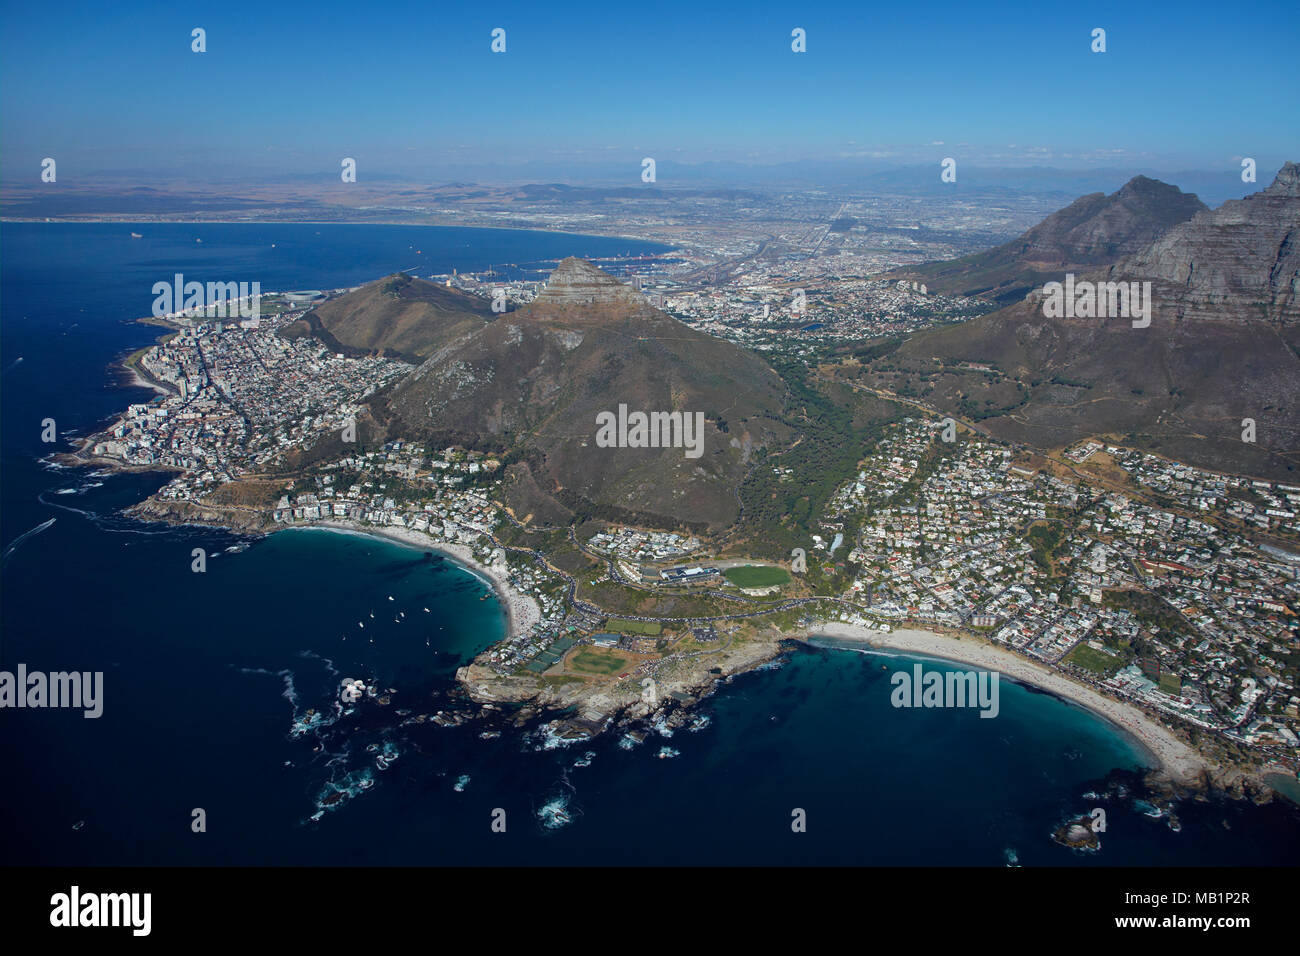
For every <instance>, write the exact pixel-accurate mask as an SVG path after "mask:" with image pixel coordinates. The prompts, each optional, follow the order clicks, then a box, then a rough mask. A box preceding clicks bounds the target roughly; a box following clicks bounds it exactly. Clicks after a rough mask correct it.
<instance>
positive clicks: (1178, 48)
mask: <svg viewBox="0 0 1300 956" xmlns="http://www.w3.org/2000/svg"><path fill="white" fill-rule="evenodd" d="M294 6H295V7H296V9H290V10H285V9H282V8H281V5H279V4H274V3H251V2H242V0H227V2H222V3H214V4H185V3H183V2H181V3H156V4H150V3H126V4H124V5H118V4H103V3H96V4H75V3H73V4H60V5H58V6H57V7H49V6H48V5H40V4H22V5H19V4H16V3H13V2H11V0H6V3H5V7H4V12H3V15H2V17H3V18H2V20H0V137H2V138H0V149H2V152H3V161H4V168H5V171H6V175H7V176H10V175H12V174H13V170H14V169H15V167H20V168H22V169H26V168H27V167H29V166H31V165H32V164H39V160H40V157H42V156H47V155H48V156H55V157H58V158H59V159H60V171H61V173H63V172H65V171H69V170H74V169H78V170H85V171H87V172H89V171H104V170H119V171H126V172H132V173H139V172H146V171H157V173H158V174H159V175H160V176H161V175H174V174H177V173H185V172H193V173H194V174H196V175H210V174H211V172H212V171H213V170H224V171H226V172H228V173H229V174H230V175H241V174H244V173H251V174H256V175H264V176H267V177H274V176H276V175H277V174H279V175H285V176H298V175H304V174H311V173H312V172H313V171H315V170H317V169H321V170H328V171H329V172H330V173H331V175H334V176H337V169H338V163H339V158H341V157H343V156H352V157H356V158H357V159H358V163H359V164H360V168H361V169H363V170H366V171H372V172H373V171H381V170H382V171H389V172H401V171H404V170H407V169H422V168H423V169H427V170H429V171H430V172H432V173H435V174H436V172H437V170H438V169H440V168H442V169H452V168H454V167H458V166H460V165H470V166H473V165H475V164H485V165H502V166H510V165H514V164H518V163H521V162H525V161H528V160H542V159H546V160H554V161H557V162H560V163H573V164H575V166H577V165H581V164H584V163H595V162H606V163H608V162H611V161H613V162H615V163H618V162H624V161H626V162H629V163H632V164H633V165H635V166H636V168H637V170H638V171H639V162H640V158H641V157H642V156H654V157H656V158H657V159H658V160H659V161H660V162H672V161H678V162H685V163H696V162H706V161H710V160H731V161H741V162H750V163H770V162H779V161H785V160H796V159H809V158H819V159H826V158H835V157H845V158H851V159H857V160H860V161H862V162H863V163H868V164H869V163H881V164H885V165H901V164H907V163H921V162H937V161H938V159H939V158H941V157H943V156H947V155H952V156H956V157H958V158H959V160H962V159H964V160H966V161H968V162H976V163H981V164H984V165H1024V164H1030V163H1035V164H1040V165H1049V166H1084V167H1087V166H1124V165H1132V166H1137V165H1141V166H1143V167H1146V168H1168V169H1186V168H1197V169H1207V168H1218V167H1220V166H1229V165H1232V164H1234V163H1235V162H1236V160H1237V158H1238V157H1240V156H1254V157H1256V158H1257V159H1258V160H1259V163H1260V168H1261V178H1263V177H1264V175H1265V174H1264V170H1270V171H1271V170H1275V169H1276V167H1277V166H1278V165H1280V163H1281V162H1282V161H1283V160H1284V159H1300V142H1298V141H1300V134H1298V131H1300V83H1298V82H1297V73H1296V58H1297V57H1296V51H1297V49H1300V12H1297V11H1298V10H1300V4H1296V3H1295V2H1290V3H1272V2H1260V3H1253V4H1247V5H1232V4H1225V3H1163V2H1162V3H1154V4H1147V3H1133V2H1127V3H1086V4H1060V3H1054V2H1051V0H1047V2H1042V3H1010V4H1002V5H998V6H997V7H996V8H993V9H990V7H991V5H989V4H985V3H980V4H975V3H966V4H956V3H943V2H939V3H935V2H927V3H894V4H889V5H880V6H874V5H870V4H864V3H835V4H809V3H782V4H762V3H752V4H749V3H746V4H711V3H693V4H692V3H665V2H645V3H631V2H606V3H601V4H591V3H564V4H559V5H556V4H539V3H525V4H494V3H484V2H481V0H476V2H475V3H472V4H471V3H466V4H463V5H462V4H457V5H451V6H449V5H444V4H438V3H428V2H426V3H410V4H406V3H398V4H381V3H373V4H367V3H338V2H320V3H309V4H301V5H294ZM194 27H203V28H204V29H206V31H207V43H208V51H207V52H206V53H203V54H196V53H192V52H191V51H190V31H191V29H192V28H194ZM494 27H503V28H504V29H505V30H506V31H507V34H506V38H507V51H506V53H504V54H493V53H492V52H491V51H490V49H489V44H490V41H491V38H490V31H491V30H492V28H494ZM794 27H802V28H804V29H805V30H806V31H807V37H808V40H807V43H808V52H807V53H803V54H796V53H793V52H791V49H790V42H791V41H790V32H791V29H792V28H794ZM1094 27H1103V28H1105V29H1106V31H1107V52H1106V53H1104V54H1094V53H1092V52H1091V50H1090V49H1089V46H1090V42H1091V38H1090V34H1091V31H1092V29H1093V28H1094ZM61 178H62V177H61Z"/></svg>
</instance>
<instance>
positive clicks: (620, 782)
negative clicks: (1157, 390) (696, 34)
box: [0, 224, 1300, 866]
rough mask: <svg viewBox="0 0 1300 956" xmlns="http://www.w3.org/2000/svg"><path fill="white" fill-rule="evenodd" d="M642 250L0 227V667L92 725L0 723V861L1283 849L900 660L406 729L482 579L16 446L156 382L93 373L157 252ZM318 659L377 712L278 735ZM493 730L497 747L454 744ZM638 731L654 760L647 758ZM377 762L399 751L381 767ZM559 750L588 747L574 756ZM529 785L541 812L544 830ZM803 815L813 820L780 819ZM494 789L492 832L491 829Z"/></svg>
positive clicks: (514, 240) (1032, 710)
mask: <svg viewBox="0 0 1300 956" xmlns="http://www.w3.org/2000/svg"><path fill="white" fill-rule="evenodd" d="M131 231H136V232H142V233H144V234H145V238H144V239H138V240H132V239H130V237H129V233H130V232H131ZM195 238H202V239H203V242H202V243H196V242H195V241H194V240H195ZM272 243H274V244H275V249H274V250H272V249H271V248H270V247H271V244H272ZM655 248H657V247H655V246H653V245H651V244H647V243H639V244H638V243H633V242H630V241H628V240H621V239H619V240H611V239H601V238H594V237H580V236H563V235H556V234H552V233H527V232H509V231H497V230H493V231H484V230H467V229H466V230H462V229H428V228H419V227H386V226H319V227H318V226H311V225H282V226H265V225H165V226H161V225H143V226H141V225H136V226H131V225H116V224H114V225H64V224H48V225H46V224H6V225H4V226H3V227H2V228H0V253H2V257H0V268H2V270H3V274H2V276H0V349H2V350H3V351H2V352H0V369H2V370H3V372H2V377H0V399H2V401H0V415H2V416H3V417H2V421H3V435H2V436H0V454H2V455H3V459H2V461H0V541H2V542H3V547H4V550H5V551H6V552H9V549H10V547H11V545H12V544H13V542H15V541H16V540H17V539H18V538H19V537H20V536H21V535H23V534H24V533H26V532H28V531H29V530H31V529H33V528H35V527H37V526H39V525H41V524H42V523H43V522H46V521H48V520H49V519H50V518H54V519H55V522H54V524H53V525H51V526H50V527H49V528H48V529H46V530H44V531H42V532H40V533H37V534H34V535H32V536H30V537H28V538H26V539H25V540H23V541H22V542H21V543H20V544H18V546H17V547H16V548H14V549H13V550H12V551H11V552H9V553H8V554H7V555H6V557H5V558H4V563H3V570H2V571H0V598H2V601H3V603H2V604H0V668H3V669H10V670H11V669H13V668H14V667H15V666H16V665H17V663H19V662H23V663H26V664H27V665H28V667H29V668H31V669H40V670H46V671H51V670H91V671H103V672H104V674H105V677H104V680H105V691H104V694H105V702H104V715H103V716H102V717H101V718H99V719H98V720H86V719H84V718H82V717H81V715H80V713H79V712H71V711H55V710H46V711H29V710H22V711H16V710H5V711H0V766H2V767H3V768H4V778H5V786H4V788H3V792H2V795H0V861H3V862H11V863H12V862H19V863H37V862H39V863H63V864H112V863H125V864H148V863H182V864H187V863H196V864H201V863H231V864H236V863H307V864H311V863H359V864H379V863H457V864H460V863H464V864H490V863H524V864H530V863H539V864H547V863H681V864H693V863H699V864H715V863H739V864H757V863H792V864H805V863H886V864H929V863H948V864H976V865H978V864H987V865H1000V864H1001V863H1003V862H1004V860H1005V859H1006V858H1007V856H1008V855H1009V854H1010V853H1014V854H1015V855H1016V857H1017V858H1018V859H1019V861H1020V862H1021V863H1023V864H1024V865H1027V866H1032V865H1079V866H1089V865H1098V864H1161V863H1168V864H1175V863H1179V864H1228V863H1233V864H1252V863H1293V862H1294V860H1295V858H1296V855H1297V854H1296V850H1297V848H1298V847H1300V816H1298V815H1297V812H1296V810H1295V809H1294V808H1293V807H1291V806H1290V805H1285V804H1275V805H1273V806H1268V807H1254V806H1249V805H1241V804H1234V803H1226V802H1222V801H1208V802H1198V801H1191V800H1189V801H1184V802H1183V803H1181V804H1179V805H1178V807H1177V808H1176V812H1177V814H1178V816H1179V818H1180V820H1181V823H1182V827H1183V829H1182V832H1180V833H1175V832H1173V831H1172V830H1171V829H1170V827H1169V826H1168V824H1167V821H1166V820H1165V819H1156V818H1153V817H1150V816H1148V815H1145V814H1144V813H1143V812H1142V811H1143V806H1142V804H1140V803H1138V802H1137V801H1136V798H1137V797H1140V796H1141V793H1140V790H1139V789H1138V783H1137V776H1136V773H1135V771H1137V770H1138V769H1139V767H1140V766H1141V763H1142V755H1141V754H1140V753H1139V752H1138V751H1137V750H1135V749H1134V747H1133V746H1132V745H1131V744H1130V742H1129V741H1128V740H1127V739H1126V738H1124V737H1123V736H1122V735H1120V734H1118V733H1117V732H1116V731H1115V730H1114V729H1113V728H1112V727H1110V726H1109V725H1107V724H1105V723H1104V722H1102V721H1100V720H1099V719H1097V718H1096V717H1094V716H1092V715H1090V714H1088V713H1086V712H1084V711H1081V710H1080V709H1078V708H1076V707H1073V706H1071V705H1068V704H1065V703H1063V702H1061V701H1059V700H1057V699H1055V698H1053V697H1050V696H1048V695H1044V694H1041V693H1036V692H1032V691H1030V690H1027V689H1024V688H1020V687H1016V686H1014V685H1010V684H1009V683H1007V682H1004V683H1003V685H1002V695H1001V714H1000V715H999V717H998V718H997V719H995V720H981V719H979V718H978V716H977V715H976V712H974V711H952V710H933V711H927V710H896V709H894V708H893V707H891V706H890V704H889V693H890V691H891V689H892V688H891V686H890V684H889V680H888V678H889V674H890V673H891V672H892V671H893V670H895V669H897V668H899V667H910V664H911V662H910V660H908V659H888V658H882V657H880V656H875V655H868V654H862V653H857V652H854V651H847V650H839V649H830V648H817V647H813V648H807V647H800V648H797V649H792V650H791V651H790V653H789V655H787V657H786V658H785V659H783V660H782V661H781V662H779V663H778V664H777V665H776V666H773V667H769V668H766V669H764V670H761V671H758V672H755V673H752V674H747V675H743V676H741V677H738V678H736V679H735V680H733V681H731V682H730V683H728V684H727V685H725V686H724V687H723V689H722V690H721V692H720V693H719V694H718V695H717V696H716V697H714V698H713V699H712V700H710V701H708V702H706V703H705V704H704V705H703V706H702V707H701V708H700V709H699V711H698V712H699V713H700V714H701V715H702V716H704V717H705V718H707V720H706V721H702V722H701V723H702V724H703V726H702V727H700V728H699V729H697V730H684V729H679V730H677V731H676V732H675V733H673V735H672V736H671V737H665V736H661V735H659V734H651V736H650V737H649V738H648V739H647V740H646V741H645V742H644V743H642V744H640V745H637V746H633V747H630V748H625V747H624V746H622V745H621V744H620V738H619V736H618V735H612V736H609V737H607V738H606V739H601V740H598V741H595V742H589V743H580V744H577V745H574V746H570V747H567V748H551V749H548V747H549V744H548V741H546V740H545V738H543V737H541V736H540V735H538V734H536V733H527V732H526V731H527V728H525V731H521V730H519V729H516V728H513V727H510V726H508V725H506V723H505V721H504V720H502V721H500V722H499V723H496V724H491V723H471V724H467V725H465V726H462V727H441V726H438V725H436V724H434V723H432V722H429V721H426V722H424V723H416V722H414V719H415V718H417V717H418V716H419V715H432V714H434V713H436V712H437V711H438V710H444V709H446V710H454V709H455V708H456V707H457V704H456V703H455V701H454V700H451V699H449V698H448V696H447V693H448V692H449V691H451V690H452V689H453V680H452V678H453V675H454V672H455V669H456V667H457V666H459V665H460V664H461V663H463V662H464V661H466V660H467V659H468V658H470V657H472V656H473V655H474V654H475V653H476V652H477V651H478V650H480V649H481V648H483V647H485V646H487V645H488V644H490V643H492V642H493V641H494V640H496V639H497V638H498V637H499V635H500V634H501V632H502V628H503V623H504V622H503V619H502V614H501V611H500V609H499V607H498V606H497V604H496V602H495V601H493V600H490V599H489V600H481V598H482V597H483V595H485V594H489V593H490V592H489V591H488V589H487V588H486V586H485V585H484V584H483V583H482V582H481V581H480V580H478V579H477V578H476V577H475V576H473V575H472V574H471V573H469V572H467V571H465V570H464V569H461V568H459V567H457V566H456V565H454V564H453V563H452V562H450V561H449V560H446V559H442V558H439V557H437V556H430V555H426V554H424V553H422V552H419V551H414V550H410V549H406V548H403V547H401V546H398V545H395V544H392V543H389V542H385V541H379V540H376V539H372V538H364V537H359V536H350V535H342V534H333V533H330V532H326V531H293V532H288V533H283V534H278V535H275V536H272V537H270V538H266V539H261V540H258V541H255V542H253V543H252V544H251V546H250V547H248V548H247V550H243V551H226V549H227V548H230V547H232V546H234V545H236V544H238V543H240V539H239V538H237V537H235V536H232V535H230V534H227V533H225V532H220V531H213V530H205V529H172V528H163V527H159V526H153V525H143V524H139V523H135V522H131V521H127V520H125V519H123V518H122V517H120V516H119V515H118V512H119V510H120V509H121V508H123V507H125V506H126V505H129V504H132V503H134V502H136V501H138V500H140V499H141V498H143V497H145V496H146V495H147V494H148V493H149V492H150V491H152V490H153V489H154V488H155V487H157V486H158V484H160V483H161V478H158V477H151V476H138V475H137V476H109V475H96V474H93V473H91V472H89V471H86V470H76V471H67V470H63V471H60V470H57V469H51V468H49V467H47V466H44V465H42V464H41V461H40V459H41V458H43V457H44V456H45V455H47V454H48V453H49V452H50V451H51V450H52V448H51V446H49V445H44V444H42V443H41V441H40V429H41V424H40V423H41V420H42V419H44V418H47V417H48V418H54V419H55V420H56V422H57V424H58V427H59V429H60V432H61V433H66V432H68V431H73V432H81V433H85V432H88V431H90V430H92V429H94V428H95V427H96V426H97V425H98V424H100V423H101V422H102V421H103V420H104V419H105V418H106V417H108V416H110V415H111V414H113V413H115V412H116V411H118V410H120V409H121V408H122V407H124V406H125V405H126V404H127V403H128V402H131V401H140V400H142V399H144V398H147V397H148V393H146V392H144V391H142V390H140V389H134V388H123V387H121V386H120V385H119V384H118V376H116V374H115V373H114V372H113V371H112V370H111V368H110V365H111V363H112V361H113V359H114V358H115V357H116V356H119V355H121V354H123V353H125V352H127V351H130V350H132V349H135V348H139V347H140V346H142V345H145V344H147V343H149V342H150V341H151V340H152V338H153V337H154V331H153V330H151V329H149V328H147V327H145V326H141V325H137V324H131V323H129V322H128V321H127V320H129V319H131V318H134V317H135V316H138V315H141V314H146V313H147V312H148V311H149V308H150V305H151V303H152V294H151V292H150V288H151V286H152V284H153V283H154V282H156V281H159V280H166V279H168V278H170V276H171V274H172V273H174V272H177V271H180V272H183V273H185V275H186V278H187V279H188V278H194V279H198V280H199V281H207V280H209V279H211V280H214V281H216V280H221V281H227V280H236V281H239V280H247V281H253V280H258V281H261V282H262V285H263V288H264V289H291V288H297V289H300V288H326V287H335V286H340V285H345V284H356V283H359V282H362V281H365V280H368V279H372V278H375V277H377V276H380V275H383V274H385V273H388V272H392V271H394V270H396V269H412V268H414V269H415V271H416V272H417V274H429V273H432V272H441V271H445V270H449V269H450V268H451V267H452V266H455V267H457V268H461V269H466V270H473V269H482V268H484V267H486V266H487V265H489V264H492V263H498V264H502V263H517V264H519V265H521V266H524V265H528V264H532V265H531V266H530V267H536V266H538V265H539V262H540V260H548V259H549V260H553V259H556V258H559V257H562V256H565V255H570V254H574V255H586V256H608V255H614V254H621V253H624V252H629V251H630V252H631V253H633V254H637V253H638V252H644V251H652V250H653V249H655ZM414 249H418V250H420V252H421V255H420V256H419V257H418V258H415V259H413V250H414ZM19 357H21V358H22V361H21V362H17V359H18V358H19ZM55 447H56V448H62V447H66V446H65V445H64V444H63V443H60V444H59V445H58V446H55ZM194 547H203V548H205V549H206V550H207V552H208V553H209V554H216V555H217V557H214V558H210V560H209V569H208V571H207V573H206V574H194V573H192V572H191V571H190V551H191V549H192V548H194ZM390 596H391V597H392V600H391V601H390V600H389V597H390ZM426 607H427V608H428V609H429V610H428V612H427V613H426V612H425V610H424V608H426ZM371 614H373V615H374V617H373V618H372V617H370V615H371ZM403 614H404V615H405V616H404V617H402V616H401V615H403ZM361 623H364V624H365V627H364V628H362V627H359V626H358V625H359V624H361ZM372 640H373V643H372ZM882 663H883V664H884V665H885V667H886V669H885V670H882V669H881V665H882ZM342 677H364V678H369V679H373V680H376V681H378V682H379V683H380V684H381V685H382V686H383V687H385V688H393V689H394V693H393V694H392V695H391V702H390V703H389V704H388V705H387V706H379V705H378V704H377V703H375V702H368V703H367V704H365V705H364V706H362V707H360V708H358V709H357V710H356V712H355V713H353V714H351V715H349V716H345V717H342V718H340V719H338V721H337V722H334V723H331V724H327V725H325V726H322V727H319V728H317V729H316V730H315V731H314V732H311V733H308V734H305V735H302V736H299V737H294V736H292V735H291V728H292V726H293V724H294V721H295V720H302V719H304V718H305V716H306V715H307V712H308V711H309V710H310V709H315V710H317V711H319V712H321V713H327V712H330V706H331V703H332V701H333V700H335V699H336V692H337V687H338V682H339V680H340V679H341V678H342ZM399 711H401V712H403V713H399ZM491 730H496V731H500V736H496V737H491V738H490V739H482V738H481V737H480V734H481V733H483V732H484V731H491ZM664 747H668V748H671V749H672V751H675V752H676V755H675V756H672V757H670V758H660V757H659V754H660V752H661V748H664ZM385 751H386V752H388V753H390V754H391V753H396V754H397V758H396V760H395V761H394V762H392V764H391V765H390V766H389V767H388V768H387V769H379V767H378V766H377V765H376V761H375V758H376V756H377V755H378V754H382V753H384V752H385ZM584 754H590V762H589V765H587V766H575V762H577V761H579V759H580V758H583V756H584ZM582 762H583V763H587V761H586V759H583V760H582ZM466 777H467V778H468V779H467V780H464V779H463V778H466ZM458 780H459V781H461V784H460V787H461V789H460V790H457V782H458ZM366 782H369V786H368V787H366V788H365V789H363V788H362V785H363V784H365V783H366ZM1089 793H1096V794H1098V795H1097V796H1087V797H1086V796H1085V794H1089ZM339 794H347V795H348V796H347V797H345V798H340V797H338V795H339ZM331 795H335V796H334V800H335V802H334V803H333V804H331V805H330V806H331V809H328V810H325V811H324V812H323V813H322V814H321V816H320V818H319V820H315V821H313V820H312V816H313V814H316V813H317V812H318V807H319V806H320V805H321V804H322V802H323V801H324V800H325V798H329V797H330V796H331ZM548 806H550V807H562V808H563V809H564V812H565V814H566V815H567V818H568V820H567V822H564V821H558V822H560V823H562V825H560V826H558V827H555V828H551V827H548V826H545V825H544V824H543V822H542V818H541V817H540V816H539V813H542V811H544V809H545V808H546V807H548ZM1094 806H1102V807H1104V808H1106V810H1107V815H1108V828H1107V832H1106V833H1105V834H1104V835H1103V837H1102V849H1101V851H1100V852H1099V853H1096V854H1082V853H1077V852H1074V851H1070V850H1066V849H1063V848H1061V847H1058V846H1056V845H1055V844H1053V843H1052V842H1051V839H1050V834H1051V831H1052V830H1053V828H1054V827H1055V826H1056V825H1057V824H1058V823H1059V822H1061V821H1062V820H1063V819H1065V818H1066V817H1067V816H1072V815H1077V814H1080V813H1086V812H1087V811H1088V810H1090V809H1091V808H1093V807H1094ZM194 808H203V809H204V810H205V811H206V814H207V832H206V833H202V834H196V833H193V832H191V829H190V822H191V812H192V810H193V809H194ZM795 808H799V809H802V810H804V811H805V812H806V814H807V820H808V824H807V832H806V833H793V832H792V831H791V826H790V821H791V813H792V811H793V810H794V809H795ZM497 809H501V810H504V811H505V819H506V832H505V833H494V832H492V829H491V826H490V824H491V822H492V818H493V817H492V815H493V811H494V810H497ZM542 816H545V814H544V813H542ZM549 819H551V820H552V821H553V822H557V821H555V818H554V817H550V818H549ZM80 821H84V824H83V825H82V826H81V827H80V828H79V829H74V828H73V827H74V825H75V824H77V823H78V822H80Z"/></svg>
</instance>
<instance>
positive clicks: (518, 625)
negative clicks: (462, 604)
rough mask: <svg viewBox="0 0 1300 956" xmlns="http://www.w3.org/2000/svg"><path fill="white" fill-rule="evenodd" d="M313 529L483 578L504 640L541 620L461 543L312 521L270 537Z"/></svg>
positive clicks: (501, 575) (530, 603) (528, 599)
mask: <svg viewBox="0 0 1300 956" xmlns="http://www.w3.org/2000/svg"><path fill="white" fill-rule="evenodd" d="M313 528H317V529H322V530H325V531H333V532H335V533H336V534H358V535H362V536H364V537H369V538H382V539H384V540H386V541H392V542H395V543H397V544H401V545H405V546H406V547H408V548H415V549H418V550H420V551H438V552H440V553H442V554H445V555H447V556H449V557H451V558H454V559H455V561H456V562H457V563H458V564H461V565H463V566H464V567H465V570H467V571H469V572H470V573H471V574H474V575H475V576H477V577H479V578H481V579H483V580H484V581H485V582H487V584H488V585H489V586H491V588H492V590H493V592H495V594H496V597H497V600H498V601H499V602H500V603H501V607H502V609H503V610H504V611H505V613H506V637H508V638H512V637H516V636H518V635H520V634H523V633H525V632H527V631H528V630H529V629H530V628H532V626H533V625H534V624H536V623H537V622H538V621H540V620H541V619H542V609H541V607H539V606H538V604H537V601H536V599H535V598H533V597H532V596H530V595H528V594H525V593H523V592H522V591H520V590H518V589H517V588H516V587H515V586H514V585H512V584H511V583H510V578H509V577H508V576H507V574H506V573H505V572H504V571H502V570H501V569H500V568H495V567H493V566H491V565H488V564H484V563H483V562H481V561H479V560H478V559H477V558H476V557H474V552H473V551H472V550H471V549H470V548H469V547H467V546H466V545H463V544H452V543H449V542H446V541H439V540H437V539H435V538H431V537H429V536H428V535H426V534H423V533H421V532H419V531H413V530H411V529H410V528H376V527H371V526H369V525H361V524H356V523H354V522H351V521H314V522H312V523H311V524H302V525H293V526H290V527H286V528H276V529H275V530H274V531H271V532H270V533H271V534H276V533H278V532H280V531H292V530H303V531H305V530H311V529H313Z"/></svg>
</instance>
